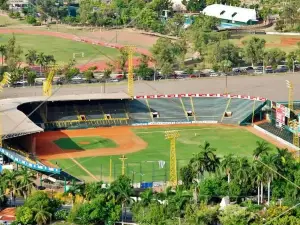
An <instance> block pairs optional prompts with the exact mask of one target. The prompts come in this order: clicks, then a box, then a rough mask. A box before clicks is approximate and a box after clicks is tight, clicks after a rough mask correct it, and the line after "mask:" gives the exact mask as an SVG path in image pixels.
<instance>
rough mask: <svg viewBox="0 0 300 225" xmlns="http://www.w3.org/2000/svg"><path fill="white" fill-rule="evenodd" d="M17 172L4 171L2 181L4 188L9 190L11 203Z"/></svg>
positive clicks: (15, 186) (14, 193)
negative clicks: (3, 181)
mask: <svg viewBox="0 0 300 225" xmlns="http://www.w3.org/2000/svg"><path fill="white" fill-rule="evenodd" d="M16 176H17V172H16V171H14V170H4V173H3V180H5V188H6V189H9V192H10V197H11V201H13V199H14V197H15V195H16V190H17V187H18V185H17V182H16Z"/></svg>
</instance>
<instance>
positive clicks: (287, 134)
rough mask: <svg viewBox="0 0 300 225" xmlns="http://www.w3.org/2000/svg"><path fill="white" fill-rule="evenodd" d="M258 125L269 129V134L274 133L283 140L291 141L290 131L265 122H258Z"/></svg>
mask: <svg viewBox="0 0 300 225" xmlns="http://www.w3.org/2000/svg"><path fill="white" fill-rule="evenodd" d="M258 126H259V127H261V128H263V129H265V130H266V131H269V132H270V133H271V134H274V135H276V136H277V137H280V138H282V139H283V140H285V141H287V142H290V143H293V134H292V132H290V131H288V130H286V129H280V128H278V127H276V126H275V125H273V124H271V123H268V122H265V123H261V124H258Z"/></svg>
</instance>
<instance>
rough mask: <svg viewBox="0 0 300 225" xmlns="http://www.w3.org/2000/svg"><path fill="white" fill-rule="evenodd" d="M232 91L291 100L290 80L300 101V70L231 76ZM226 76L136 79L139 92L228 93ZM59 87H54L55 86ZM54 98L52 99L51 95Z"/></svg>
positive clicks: (9, 93) (24, 92) (111, 87)
mask: <svg viewBox="0 0 300 225" xmlns="http://www.w3.org/2000/svg"><path fill="white" fill-rule="evenodd" d="M227 78H228V92H229V93H232V94H242V95H251V96H260V97H266V98H268V99H271V100H274V101H287V99H288V90H287V88H286V82H285V81H286V80H290V81H292V82H293V83H294V93H295V95H294V96H295V97H294V100H300V73H295V74H293V73H290V74H279V75H273V74H272V75H264V76H262V75H258V76H257V75H256V76H228V77H227ZM225 79H226V78H225V77H208V78H199V79H190V80H161V81H155V82H153V81H136V82H135V87H134V92H135V95H147V94H176V93H178V94H179V93H224V90H225ZM105 86H106V87H105V92H106V93H117V92H125V93H126V92H127V83H126V82H120V83H109V84H106V85H105ZM55 88H57V87H54V89H55ZM103 92H104V84H100V83H99V84H80V85H68V86H66V85H65V86H61V87H60V88H59V90H58V91H57V92H56V93H55V95H67V94H77V95H80V94H87V93H94V94H95V93H103ZM41 95H42V87H41V86H38V87H25V88H22V87H20V88H6V89H5V90H4V92H3V93H2V94H1V97H0V98H16V97H30V96H41ZM50 100H51V98H50Z"/></svg>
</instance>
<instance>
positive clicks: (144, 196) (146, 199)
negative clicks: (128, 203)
mask: <svg viewBox="0 0 300 225" xmlns="http://www.w3.org/2000/svg"><path fill="white" fill-rule="evenodd" d="M140 197H141V204H142V206H143V207H147V206H148V205H150V203H151V202H152V201H153V200H154V193H153V191H152V189H150V188H149V189H147V190H145V191H143V192H142V193H141V195H140Z"/></svg>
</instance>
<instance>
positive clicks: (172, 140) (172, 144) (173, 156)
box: [165, 130, 180, 187]
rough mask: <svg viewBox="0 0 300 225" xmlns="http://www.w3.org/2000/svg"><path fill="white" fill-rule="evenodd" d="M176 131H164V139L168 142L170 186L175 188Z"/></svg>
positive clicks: (177, 135)
mask: <svg viewBox="0 0 300 225" xmlns="http://www.w3.org/2000/svg"><path fill="white" fill-rule="evenodd" d="M179 136H180V135H179V132H178V131H175V130H173V131H166V132H165V138H166V139H168V140H170V178H169V179H170V185H171V186H172V187H175V186H176V185H177V160H176V138H178V137H179Z"/></svg>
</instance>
